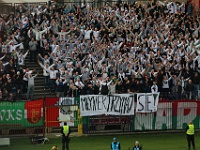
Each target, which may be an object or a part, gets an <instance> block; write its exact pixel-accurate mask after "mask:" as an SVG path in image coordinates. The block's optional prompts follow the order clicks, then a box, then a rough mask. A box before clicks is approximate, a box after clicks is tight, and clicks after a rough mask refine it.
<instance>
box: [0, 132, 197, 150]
mask: <svg viewBox="0 0 200 150" xmlns="http://www.w3.org/2000/svg"><path fill="white" fill-rule="evenodd" d="M113 137H116V138H117V139H118V141H120V143H121V150H128V148H129V147H131V150H132V146H133V144H134V142H135V141H136V140H139V141H140V143H142V145H143V149H144V150H187V141H186V135H185V134H184V133H163V134H161V133H159V134H133V135H115V136H111V135H109V136H82V137H72V138H71V142H70V150H110V144H111V142H112V139H113ZM199 141H200V136H198V135H197V134H196V136H195V142H196V150H199V149H200V143H199ZM54 145H57V146H58V147H59V149H60V150H61V149H62V147H61V138H55V139H50V141H48V142H46V143H45V144H44V145H32V144H30V139H29V138H15V139H11V145H10V146H9V147H7V146H3V147H0V150H50V149H51V147H52V146H54Z"/></svg>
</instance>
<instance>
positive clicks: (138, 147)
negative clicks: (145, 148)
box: [133, 145, 142, 150]
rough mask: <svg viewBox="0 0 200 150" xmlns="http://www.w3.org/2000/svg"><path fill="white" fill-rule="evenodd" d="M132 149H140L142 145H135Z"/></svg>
mask: <svg viewBox="0 0 200 150" xmlns="http://www.w3.org/2000/svg"><path fill="white" fill-rule="evenodd" d="M133 150H142V147H141V146H140V145H138V146H137V147H136V146H134V147H133Z"/></svg>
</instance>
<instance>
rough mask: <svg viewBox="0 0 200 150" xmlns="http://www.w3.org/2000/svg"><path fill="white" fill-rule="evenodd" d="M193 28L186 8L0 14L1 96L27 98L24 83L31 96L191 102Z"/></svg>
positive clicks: (21, 8) (159, 5) (197, 65)
mask: <svg viewBox="0 0 200 150" xmlns="http://www.w3.org/2000/svg"><path fill="white" fill-rule="evenodd" d="M199 28H200V16H199V13H195V14H194V12H193V11H192V5H191V4H190V3H179V2H173V1H172V2H162V1H152V2H150V3H138V2H136V1H133V2H131V3H126V2H122V1H117V2H115V3H106V4H105V6H104V7H95V8H93V7H92V5H90V3H85V4H82V5H79V4H76V3H64V5H60V4H58V3H47V4H45V5H44V4H43V5H41V4H24V5H18V7H16V8H15V12H14V13H12V12H11V13H10V14H9V15H5V14H1V16H0V31H1V34H0V35H1V37H0V43H1V44H0V48H1V57H0V73H1V76H0V89H1V99H2V100H11V101H13V100H20V99H30V97H29V94H31V93H29V92H28V94H27V88H28V87H29V86H30V85H31V86H33V89H35V90H34V91H32V92H33V93H34V95H35V97H40V96H45V95H46V96H47V95H50V96H53V94H54V93H56V96H58V97H60V96H79V95H80V94H114V93H118V94H120V93H137V92H144V93H148V92H157V91H159V92H161V98H163V99H183V98H184V99H199V83H200V77H199V73H200V57H199V56H200V51H199V47H200V41H199V36H200V33H199ZM37 72H38V73H39V74H38V76H37V77H35V78H33V76H32V74H33V75H35V74H36V73H37ZM154 81H155V82H154ZM153 83H154V84H153ZM28 91H29V90H28ZM33 93H32V94H33ZM38 93H40V94H38ZM52 93H53V94H52ZM51 94H52V95H51ZM35 97H32V98H33V99H34V98H35Z"/></svg>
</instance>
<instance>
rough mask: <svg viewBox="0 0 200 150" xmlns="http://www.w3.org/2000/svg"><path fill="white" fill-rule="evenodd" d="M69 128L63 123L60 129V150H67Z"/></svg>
mask: <svg viewBox="0 0 200 150" xmlns="http://www.w3.org/2000/svg"><path fill="white" fill-rule="evenodd" d="M70 132H71V131H70V127H69V126H68V125H67V123H66V122H64V126H63V127H62V128H61V133H62V150H69V141H70V139H69V134H70Z"/></svg>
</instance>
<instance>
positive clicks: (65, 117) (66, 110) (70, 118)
mask: <svg viewBox="0 0 200 150" xmlns="http://www.w3.org/2000/svg"><path fill="white" fill-rule="evenodd" d="M67 105H69V106H67ZM70 105H74V98H72V97H61V98H60V99H59V104H58V105H57V106H59V118H58V120H59V121H60V126H63V125H64V122H67V125H68V126H74V120H75V118H74V110H73V109H74V106H70ZM77 107H78V106H77Z"/></svg>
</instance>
